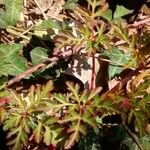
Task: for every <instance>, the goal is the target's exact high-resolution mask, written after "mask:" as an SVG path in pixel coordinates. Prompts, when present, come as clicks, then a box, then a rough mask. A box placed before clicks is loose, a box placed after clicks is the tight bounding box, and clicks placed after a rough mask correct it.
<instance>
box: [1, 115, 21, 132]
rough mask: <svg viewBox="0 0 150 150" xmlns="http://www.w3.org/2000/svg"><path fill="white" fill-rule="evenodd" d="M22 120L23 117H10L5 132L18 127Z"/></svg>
mask: <svg viewBox="0 0 150 150" xmlns="http://www.w3.org/2000/svg"><path fill="white" fill-rule="evenodd" d="M20 120H21V115H14V116H12V115H11V116H10V117H9V118H8V119H7V120H6V121H5V122H4V126H3V130H5V131H7V130H8V129H10V128H12V127H14V126H17V125H18V124H19V122H20Z"/></svg>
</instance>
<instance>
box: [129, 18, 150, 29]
mask: <svg viewBox="0 0 150 150" xmlns="http://www.w3.org/2000/svg"><path fill="white" fill-rule="evenodd" d="M148 22H150V18H146V19H143V20H141V21H138V22H136V23H134V24H131V25H129V26H128V27H138V26H140V25H143V24H145V23H148Z"/></svg>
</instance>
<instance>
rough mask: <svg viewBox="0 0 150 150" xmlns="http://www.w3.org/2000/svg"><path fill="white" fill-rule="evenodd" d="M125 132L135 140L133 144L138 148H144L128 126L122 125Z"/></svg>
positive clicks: (142, 149)
mask: <svg viewBox="0 0 150 150" xmlns="http://www.w3.org/2000/svg"><path fill="white" fill-rule="evenodd" d="M124 128H125V130H126V132H127V133H128V135H129V136H130V137H131V138H132V140H133V141H134V142H135V144H136V145H137V146H138V148H139V149H140V150H144V148H143V147H142V146H141V145H140V143H139V141H138V138H137V137H136V135H135V134H133V133H132V132H131V131H130V130H129V128H128V127H127V126H124Z"/></svg>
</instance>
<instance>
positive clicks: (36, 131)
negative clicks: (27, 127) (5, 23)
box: [34, 122, 43, 143]
mask: <svg viewBox="0 0 150 150" xmlns="http://www.w3.org/2000/svg"><path fill="white" fill-rule="evenodd" d="M42 127H43V125H42V122H38V125H37V127H36V128H35V129H34V136H35V141H36V142H37V143H40V142H41V140H42V136H43V135H42Z"/></svg>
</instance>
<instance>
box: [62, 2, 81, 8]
mask: <svg viewBox="0 0 150 150" xmlns="http://www.w3.org/2000/svg"><path fill="white" fill-rule="evenodd" d="M77 2H78V0H68V1H67V2H66V3H65V4H64V6H63V7H64V8H65V9H71V10H73V9H75V7H76V3H77Z"/></svg>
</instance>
